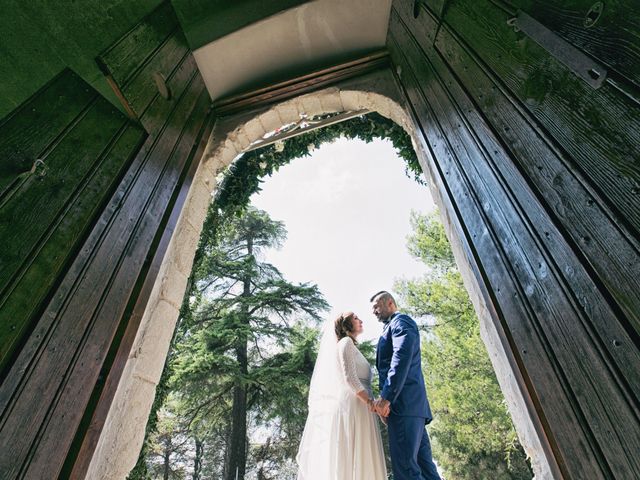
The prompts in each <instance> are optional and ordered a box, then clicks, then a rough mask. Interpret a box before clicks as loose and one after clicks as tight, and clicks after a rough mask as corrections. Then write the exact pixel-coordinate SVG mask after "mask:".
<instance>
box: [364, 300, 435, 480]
mask: <svg viewBox="0 0 640 480" xmlns="http://www.w3.org/2000/svg"><path fill="white" fill-rule="evenodd" d="M370 301H371V302H372V306H373V314H374V315H375V316H376V317H378V320H379V321H381V322H383V323H384V329H383V331H382V335H381V336H380V340H378V348H377V351H376V367H377V368H378V374H379V376H380V398H378V399H377V400H376V401H375V402H374V408H375V411H376V412H377V413H378V414H379V415H380V416H382V417H385V418H386V423H387V428H388V431H389V449H390V451H391V452H390V453H391V464H392V468H393V478H394V479H395V480H414V479H415V480H423V479H424V480H440V475H438V470H437V469H436V466H435V464H434V463H433V459H432V458H431V443H430V442H429V436H428V435H427V431H426V429H425V425H426V424H427V423H429V422H431V420H432V415H431V408H430V407H429V401H428V400H427V392H426V389H425V386H424V377H423V376H422V369H421V367H420V334H419V333H418V326H417V325H416V322H414V321H413V319H412V318H411V317H409V316H408V315H405V314H403V313H400V312H398V307H397V305H396V302H395V300H394V299H393V297H392V296H391V294H390V293H389V292H385V291H381V292H378V293H376V294H375V295H374V296H373V297H371V300H370Z"/></svg>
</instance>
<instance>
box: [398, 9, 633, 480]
mask: <svg viewBox="0 0 640 480" xmlns="http://www.w3.org/2000/svg"><path fill="white" fill-rule="evenodd" d="M398 3H402V6H398ZM408 3H409V2H396V4H395V5H396V6H398V10H399V11H401V13H403V12H404V14H405V15H403V20H404V22H406V24H407V26H405V24H404V23H403V22H402V21H400V19H399V18H398V17H397V16H396V14H395V13H394V14H393V15H392V22H391V30H390V31H391V35H392V37H391V38H392V40H391V42H390V45H389V47H390V50H391V53H392V58H393V60H394V62H396V63H398V64H399V65H400V66H401V67H402V74H401V77H402V79H403V84H404V85H405V88H406V89H407V92H408V95H409V97H410V100H411V103H412V104H413V106H414V108H416V109H417V110H418V115H417V116H418V118H420V119H421V122H422V128H423V131H424V132H425V135H426V136H427V139H428V141H429V146H430V148H431V149H432V152H433V154H434V156H435V157H436V158H437V163H439V164H440V165H441V168H442V170H443V178H444V179H445V181H446V182H447V184H448V186H449V187H448V188H450V192H451V195H452V196H453V197H454V200H453V202H454V203H455V204H456V207H457V208H459V209H460V210H461V215H462V216H463V217H464V219H463V221H464V223H465V224H466V226H467V228H468V229H469V231H470V232H472V238H473V242H474V247H475V248H477V251H478V256H479V258H480V262H481V264H482V268H483V269H484V270H485V272H486V275H487V277H488V280H489V282H490V284H491V285H492V288H493V293H494V294H495V295H496V298H497V302H498V305H499V308H500V310H501V312H502V314H503V315H504V318H503V322H504V326H505V330H506V332H508V335H509V336H510V340H509V341H510V342H511V344H512V348H513V349H514V353H515V354H516V355H517V357H518V359H517V363H519V364H520V365H521V367H522V369H523V370H524V372H523V375H524V377H525V379H526V381H527V382H528V384H529V388H530V391H531V393H532V397H533V401H534V402H535V403H536V405H537V411H538V414H539V421H540V422H541V424H542V425H543V426H544V428H545V431H547V433H548V436H549V439H550V443H551V447H552V449H553V451H554V453H555V455H556V456H557V458H558V463H559V465H560V469H561V470H562V471H563V473H564V474H565V475H569V474H571V475H575V478H629V477H625V475H629V474H632V475H635V474H637V473H638V471H640V470H639V466H638V464H637V462H636V461H635V460H634V454H633V453H632V452H633V451H634V450H635V449H637V448H638V447H639V446H638V445H637V442H635V441H631V442H630V443H631V445H629V438H639V435H638V431H639V430H638V422H637V418H638V379H637V374H636V373H634V370H633V369H629V368H628V365H629V364H635V365H638V364H639V360H638V351H637V346H635V345H634V342H633V339H630V338H629V337H628V335H627V333H626V332H625V330H624V329H623V328H621V327H620V325H619V324H618V325H615V324H616V323H617V322H618V315H619V312H618V311H615V309H614V310H612V309H611V307H610V305H609V304H608V302H607V298H606V296H605V297H603V295H602V293H601V292H600V291H598V288H596V285H595V284H594V282H593V280H592V279H591V278H590V275H592V274H593V272H592V271H589V269H588V268H586V269H585V268H584V266H583V265H582V264H581V262H580V259H579V258H576V255H575V253H574V249H573V248H571V247H572V246H571V244H570V243H567V242H566V239H565V235H566V234H565V232H564V231H563V229H562V228H560V229H559V228H558V226H557V225H555V224H554V223H553V222H552V221H551V219H550V218H549V215H548V211H549V210H550V209H549V207H547V206H545V203H547V199H546V198H545V197H544V196H540V195H539V196H537V195H536V194H535V190H532V188H531V182H530V180H529V179H528V178H527V176H523V175H522V173H523V172H522V171H521V170H520V169H519V168H518V165H517V163H514V162H513V160H512V157H513V156H514V152H515V155H516V156H517V155H521V154H523V152H528V153H532V152H535V153H536V154H542V153H545V151H544V150H540V148H543V147H545V148H546V149H547V151H546V153H547V158H545V161H546V162H549V161H550V159H553V158H554V155H553V153H554V152H553V151H551V150H550V149H549V146H547V145H546V144H545V142H543V141H540V139H539V138H538V139H537V142H534V145H533V149H529V148H530V147H529V145H527V147H522V145H523V143H527V144H528V142H529V141H530V139H531V138H532V137H534V138H535V137H537V136H538V135H539V134H538V132H536V131H535V129H532V127H531V126H530V125H529V123H528V122H526V121H525V122H523V121H521V122H520V124H519V125H518V123H517V122H516V123H514V120H517V119H518V118H520V119H524V120H527V118H526V116H523V113H522V111H520V110H518V109H517V108H515V107H514V105H513V104H510V103H509V102H506V103H505V104H503V105H502V107H503V108H502V110H498V111H495V110H494V111H490V112H487V113H486V114H485V113H483V111H482V109H485V110H486V109H487V108H489V107H486V106H485V105H481V107H482V108H478V104H477V103H476V102H474V100H472V98H470V96H468V95H467V92H465V91H464V90H463V89H462V88H461V85H460V84H459V83H458V79H457V78H456V77H455V76H454V75H452V72H451V70H450V67H449V65H447V64H446V63H445V62H444V61H443V58H442V56H441V55H439V54H438V53H437V52H436V51H435V50H434V49H433V48H432V47H431V46H430V45H429V44H426V41H425V39H426V38H427V32H430V31H432V30H433V23H435V19H429V18H423V17H419V19H418V20H420V21H421V22H426V23H427V24H423V25H420V24H418V23H416V22H415V21H414V19H413V15H411V16H410V17H407V16H406V12H408V11H409V9H408V8H407V7H406V5H407V4H408ZM407 29H408V30H410V31H411V34H412V35H411V34H409V33H408V32H407ZM416 40H417V41H418V42H420V44H418V43H417V42H416ZM447 40H451V39H449V38H448V39H447ZM447 46H450V44H447ZM443 48H444V47H443ZM465 67H467V68H468V65H465ZM479 74H480V75H481V74H482V72H481V71H480V72H478V71H476V72H473V71H472V72H470V73H469V77H470V78H474V79H475V80H476V81H477V79H478V75H479ZM417 79H420V80H419V81H418V80H417ZM479 83H480V85H478V87H477V88H481V85H482V82H479ZM497 100H499V98H498V97H497V95H496V96H494V98H492V100H491V101H489V100H488V101H487V103H488V104H490V105H491V108H498V107H496V106H495V105H494V104H495V103H496V101H497ZM509 112H511V113H510V115H508V113H509ZM498 113H499V116H500V120H499V121H503V119H504V121H505V122H509V129H510V131H512V134H511V135H512V136H511V137H510V138H509V137H508V136H507V137H504V135H503V133H502V132H499V131H498V130H497V129H496V128H495V126H493V125H491V121H494V119H495V116H496V115H498ZM554 161H555V162H556V164H559V165H561V162H559V159H558V158H557V157H555V160H554ZM546 165H547V164H545V166H546ZM538 180H539V179H538ZM465 187H466V188H465ZM547 188H549V187H548V185H547ZM565 188H567V189H568V192H567V193H568V194H572V193H573V192H572V191H571V188H572V185H571V182H570V181H569V182H567V185H564V188H563V187H561V186H560V185H555V190H558V191H560V192H563V191H564V189H565ZM575 188H578V187H575ZM552 192H553V190H552ZM541 197H542V198H541ZM550 200H551V201H554V199H553V198H551V199H550ZM559 200H560V201H562V198H560V199H559ZM555 201H558V194H556V199H555ZM564 201H565V202H566V200H564ZM469 204H471V205H469ZM569 207H571V204H569ZM574 215H577V214H576V213H574ZM575 218H577V219H578V220H579V219H580V218H581V217H580V216H578V217H575ZM572 220H573V219H572ZM583 221H584V220H583ZM609 223H611V221H609ZM606 225H607V224H605V226H606ZM613 227H614V228H613V230H614V231H615V230H616V229H615V224H614V225H613ZM601 228H602V226H601ZM618 239H621V240H622V241H623V245H624V244H625V243H624V241H625V236H624V235H620V234H618ZM626 244H627V245H629V243H628V242H627V243H626ZM627 248H629V247H627ZM632 258H633V256H632ZM619 274H620V273H619ZM601 315H602V316H603V318H604V320H603V319H601V318H600V316H601ZM594 320H596V321H597V322H600V324H599V325H594ZM610 323H613V324H614V325H615V326H614V327H613V330H612V331H611V332H608V331H607V329H608V328H611V327H610ZM616 328H617V331H616ZM612 333H613V335H612ZM618 334H620V335H622V336H621V338H623V340H622V341H621V342H620V343H618V344H617V346H615V343H613V344H608V342H609V341H610V340H611V339H613V340H615V339H616V338H617V335H618ZM618 347H622V348H621V349H620V350H621V351H618ZM626 362H628V363H626ZM635 371H637V370H635ZM612 404H615V406H612ZM623 431H624V432H625V433H622V432H623ZM598 472H599V473H598ZM612 475H613V476H612ZM614 476H615V477H614ZM571 478H574V477H571Z"/></svg>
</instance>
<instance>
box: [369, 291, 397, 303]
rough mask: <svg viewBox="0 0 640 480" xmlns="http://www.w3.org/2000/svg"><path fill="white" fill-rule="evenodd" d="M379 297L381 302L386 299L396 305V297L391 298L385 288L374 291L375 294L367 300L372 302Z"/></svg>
mask: <svg viewBox="0 0 640 480" xmlns="http://www.w3.org/2000/svg"><path fill="white" fill-rule="evenodd" d="M378 297H379V298H380V299H382V301H383V302H386V301H387V300H391V301H392V302H393V304H394V305H397V303H396V299H395V298H393V295H391V294H390V293H389V292H387V291H386V290H380V291H379V292H378V293H376V294H375V295H373V296H372V297H371V298H370V299H369V301H370V302H373V301H374V300H375V299H376V298H378Z"/></svg>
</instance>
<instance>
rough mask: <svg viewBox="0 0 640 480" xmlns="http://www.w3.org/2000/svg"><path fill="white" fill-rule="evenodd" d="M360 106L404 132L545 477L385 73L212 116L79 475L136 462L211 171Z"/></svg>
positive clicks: (513, 383)
mask: <svg viewBox="0 0 640 480" xmlns="http://www.w3.org/2000/svg"><path fill="white" fill-rule="evenodd" d="M398 74H401V72H398ZM361 109H367V110H370V111H376V112H378V113H379V114H381V115H382V116H384V117H386V118H389V119H390V120H392V121H394V122H395V123H396V124H398V125H400V126H401V127H402V128H403V129H404V130H405V131H406V132H407V133H408V134H409V135H410V137H411V139H412V143H413V146H414V149H415V151H416V153H417V155H418V158H419V160H420V164H421V166H422V169H423V171H424V173H425V180H426V182H427V184H428V186H429V189H430V191H431V194H432V196H433V199H434V201H435V203H436V205H437V206H438V208H439V210H440V213H441V217H442V220H443V223H444V224H445V230H446V232H447V236H448V238H449V241H450V243H451V246H452V248H453V251H454V256H455V258H456V261H457V263H458V266H459V268H460V271H461V273H462V276H463V279H464V283H465V287H466V288H467V290H468V292H469V295H470V297H471V300H472V303H473V305H474V307H475V310H476V313H477V315H478V318H479V319H480V323H481V335H482V338H483V340H484V342H485V345H486V346H487V349H488V352H489V356H490V358H491V361H492V364H493V366H494V369H495V371H496V374H497V377H498V380H499V383H500V386H501V389H502V391H503V393H504V395H505V398H506V400H507V404H508V406H509V410H510V412H511V415H512V418H513V421H514V424H515V426H516V430H517V431H518V436H519V437H520V441H521V443H522V445H523V447H524V449H525V451H526V452H527V454H528V455H529V456H530V457H531V460H532V467H533V470H534V472H535V473H536V476H538V477H540V478H547V472H548V466H547V465H546V461H545V459H544V455H543V450H542V447H541V445H540V440H539V439H538V436H537V434H536V430H535V428H534V425H533V423H532V420H531V418H530V416H529V413H528V410H527V406H526V402H525V400H524V398H523V392H521V391H520V389H519V386H518V385H519V382H518V379H517V378H516V377H517V373H516V372H513V370H512V368H511V367H510V363H509V361H508V352H506V351H505V349H504V346H503V344H502V342H501V340H500V338H501V337H500V333H499V332H497V331H496V327H495V324H494V322H493V320H492V318H491V313H490V309H489V308H488V307H487V305H486V303H485V301H484V299H483V295H482V293H481V292H482V286H481V285H480V284H479V283H478V279H477V278H476V277H475V275H474V274H473V268H472V264H471V263H470V260H469V259H468V258H467V256H466V253H465V251H464V249H463V246H462V243H461V241H460V240H459V238H460V237H461V235H460V232H458V231H457V230H456V225H457V223H456V222H455V221H454V217H453V212H452V209H451V207H450V206H449V204H448V203H447V202H446V201H445V200H444V198H445V197H444V195H443V194H442V192H441V191H440V188H439V186H438V185H437V184H435V183H434V182H433V181H432V179H433V178H436V176H435V175H432V172H433V169H434V168H435V164H434V162H433V159H432V158H431V156H430V155H429V153H428V150H427V149H426V148H424V146H423V145H422V140H421V138H423V136H422V135H420V134H419V132H418V131H417V130H416V128H417V127H416V124H415V123H414V122H413V120H412V117H411V115H410V113H409V111H410V110H409V108H408V107H407V106H406V104H405V102H404V100H403V97H402V95H401V93H400V90H399V89H398V87H397V83H396V81H395V78H394V77H393V75H392V74H391V72H390V71H384V72H377V73H373V74H368V75H365V76H363V77H360V78H358V79H354V80H350V81H347V82H344V83H342V84H338V85H337V86H333V87H330V88H325V89H321V90H318V91H315V92H312V93H308V94H305V95H301V96H298V97H295V98H292V99H290V100H286V101H283V102H280V103H277V104H275V105H271V106H269V107H267V108H264V109H261V110H258V111H254V112H251V113H243V114H239V115H235V116H230V117H225V118H222V119H219V120H217V121H216V124H215V126H214V128H213V131H212V133H211V135H210V138H209V141H208V144H207V147H206V149H205V153H204V154H203V157H202V158H201V160H200V163H199V165H198V168H197V171H196V173H195V176H194V178H193V181H192V184H191V186H190V188H189V193H188V196H187V199H186V201H185V205H184V208H183V210H182V212H181V214H180V218H179V219H178V221H177V224H176V227H175V230H174V232H173V235H172V237H171V240H170V243H169V246H168V248H167V252H166V255H165V258H164V260H163V262H162V265H161V267H160V271H159V274H158V277H157V280H156V282H155V284H154V287H153V290H152V292H151V294H150V297H149V301H148V304H147V307H146V309H145V312H144V315H143V317H142V320H141V323H140V327H139V329H138V332H137V335H136V338H135V341H134V345H133V348H132V350H131V354H130V356H129V358H128V359H127V363H126V366H125V368H124V371H123V373H122V377H121V380H120V383H119V385H118V388H117V391H116V394H115V397H114V400H113V402H112V406H111V408H110V410H109V413H108V415H107V418H106V420H105V425H104V427H103V430H102V433H101V436H100V439H99V441H98V444H97V446H96V450H95V453H94V455H93V458H92V460H91V464H90V466H89V470H88V472H87V478H102V479H121V478H125V477H126V476H127V474H128V472H129V471H130V470H131V468H133V466H134V465H135V463H136V460H137V458H138V452H139V451H140V448H141V446H142V443H143V441H144V434H145V425H146V422H147V418H148V416H149V412H150V410H151V407H152V403H153V400H154V397H155V390H156V386H157V385H158V383H159V381H160V376H161V373H162V370H163V367H164V363H165V360H166V357H167V354H168V351H169V347H170V342H171V338H172V335H173V331H174V329H175V326H176V322H177V319H178V316H179V310H180V306H181V303H182V299H183V296H184V292H185V289H186V286H187V279H188V277H189V275H190V272H191V268H192V263H193V258H194V255H195V251H196V247H197V244H198V240H199V237H200V233H201V231H202V227H203V223H204V220H205V216H206V213H207V209H208V207H209V204H210V202H211V199H212V195H213V194H214V193H215V191H216V187H217V180H216V178H217V176H218V174H219V173H220V172H221V171H222V170H223V169H225V168H226V167H227V166H228V165H229V164H231V162H233V160H234V159H235V158H236V157H237V156H238V155H240V154H241V153H243V152H244V151H245V150H246V149H247V147H248V146H249V145H250V144H251V143H253V142H254V141H256V140H259V139H261V138H262V137H263V136H264V135H265V133H267V132H271V131H273V130H275V129H276V128H278V127H280V126H282V125H285V124H288V123H292V122H296V121H298V120H299V119H300V115H301V114H307V115H308V116H310V117H311V116H315V115H320V114H326V113H337V112H343V111H356V110H361Z"/></svg>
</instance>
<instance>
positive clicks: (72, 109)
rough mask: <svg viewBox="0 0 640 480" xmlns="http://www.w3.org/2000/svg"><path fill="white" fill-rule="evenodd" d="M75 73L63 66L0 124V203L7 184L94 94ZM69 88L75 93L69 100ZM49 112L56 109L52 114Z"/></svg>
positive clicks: (17, 180)
mask: <svg viewBox="0 0 640 480" xmlns="http://www.w3.org/2000/svg"><path fill="white" fill-rule="evenodd" d="M82 87H83V85H82V82H81V80H80V78H79V77H77V76H75V75H72V74H71V73H70V71H68V70H66V71H65V72H63V73H62V74H60V75H58V76H56V77H55V78H54V79H53V80H52V81H51V82H50V83H49V84H48V85H47V86H45V87H44V88H43V89H42V90H41V91H39V92H38V93H36V94H35V95H34V96H33V97H32V98H31V99H29V101H27V102H26V103H25V104H24V105H23V106H22V107H21V108H19V109H17V110H16V111H14V112H13V113H12V114H11V115H10V116H8V117H6V118H5V119H4V120H3V121H2V123H1V124H0V132H1V136H0V203H2V204H4V203H5V202H6V200H7V199H6V196H7V195H8V193H9V192H8V191H7V190H8V188H9V186H11V185H14V187H13V189H15V188H17V187H19V185H20V184H21V183H22V181H24V180H23V178H22V177H21V178H18V177H19V176H20V175H21V174H24V173H26V172H29V171H30V170H31V167H32V166H33V163H34V162H35V161H36V160H37V159H38V158H39V155H40V154H41V153H42V152H44V151H46V149H47V146H48V145H50V144H51V143H53V141H54V140H55V139H56V138H57V137H58V136H59V135H61V134H62V133H63V131H64V130H65V129H66V128H67V127H68V126H69V125H70V124H71V122H72V121H73V119H74V118H76V117H77V116H78V115H80V112H81V111H82V110H83V109H85V108H86V107H87V105H88V104H89V102H90V101H91V100H92V98H93V97H94V93H93V92H92V91H91V90H88V89H86V88H82ZM70 92H74V93H75V94H76V98H75V101H73V102H70V101H69V95H70ZM51 112H57V113H56V115H52V113H51Z"/></svg>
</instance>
